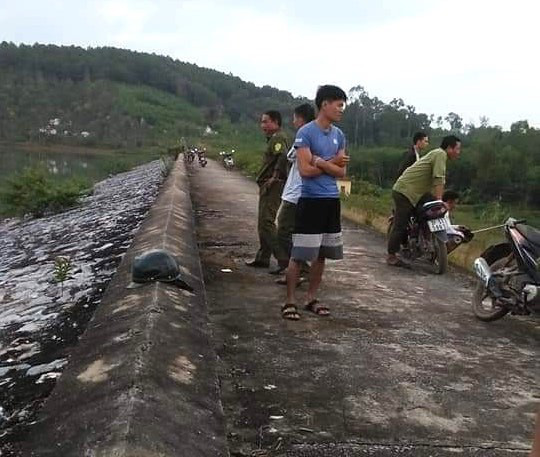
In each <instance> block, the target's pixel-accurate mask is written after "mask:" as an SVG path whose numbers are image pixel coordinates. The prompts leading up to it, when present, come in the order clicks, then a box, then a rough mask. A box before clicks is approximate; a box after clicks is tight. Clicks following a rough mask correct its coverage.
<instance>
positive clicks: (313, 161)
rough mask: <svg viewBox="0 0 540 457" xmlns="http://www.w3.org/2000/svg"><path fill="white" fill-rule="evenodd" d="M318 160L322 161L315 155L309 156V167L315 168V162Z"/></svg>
mask: <svg viewBox="0 0 540 457" xmlns="http://www.w3.org/2000/svg"><path fill="white" fill-rule="evenodd" d="M319 160H322V159H321V158H320V157H319V156H316V155H315V154H313V155H312V156H311V162H310V165H311V166H312V167H316V166H317V162H318V161H319Z"/></svg>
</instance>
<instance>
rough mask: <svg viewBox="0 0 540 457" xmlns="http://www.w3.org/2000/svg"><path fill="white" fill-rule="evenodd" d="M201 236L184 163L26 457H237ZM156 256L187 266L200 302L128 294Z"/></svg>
mask: <svg viewBox="0 0 540 457" xmlns="http://www.w3.org/2000/svg"><path fill="white" fill-rule="evenodd" d="M142 185H144V183H142ZM194 232H195V230H194V222H193V214H192V206H191V199H190V194H189V182H188V177H187V172H186V170H185V167H184V164H183V162H182V161H177V162H176V164H175V167H174V169H173V171H172V173H171V175H170V176H169V177H168V178H167V181H166V182H165V184H164V188H163V189H162V190H161V192H160V195H159V197H158V199H157V201H156V203H155V204H154V205H153V207H152V208H151V210H150V212H149V214H148V216H147V218H146V220H145V221H144V223H143V225H142V226H141V229H140V230H139V232H138V233H137V234H136V236H135V239H134V242H133V244H132V246H131V247H130V248H129V249H128V251H127V253H126V255H125V257H124V259H123V261H122V263H121V264H120V266H119V268H118V271H117V273H116V274H115V276H114V278H113V279H112V281H111V283H110V284H109V287H108V289H107V291H106V292H105V294H104V297H103V300H102V303H101V305H100V306H99V308H98V310H97V311H96V314H95V316H94V318H93V319H92V321H91V322H90V324H89V326H88V328H87V330H86V332H85V333H84V335H83V336H82V338H81V340H80V342H79V344H78V346H77V347H76V348H75V350H74V352H73V354H72V355H71V358H70V362H69V365H68V367H67V369H66V371H65V372H64V373H63V374H62V376H61V378H60V379H59V382H58V384H57V385H56V387H55V389H54V391H53V393H52V394H51V396H50V397H49V398H48V400H47V401H46V403H45V405H44V407H43V409H42V411H41V412H40V414H39V416H38V421H37V422H36V423H35V424H34V425H33V426H32V427H31V430H30V435H29V439H28V440H27V443H26V452H25V454H24V455H31V456H55V457H58V456H62V457H70V456H73V457H82V456H88V457H90V456H91V457H109V456H110V457H112V456H114V457H136V456H137V457H138V456H140V457H142V456H144V457H157V456H160V457H169V456H189V457H197V456H205V457H206V456H212V457H214V456H228V451H227V440H226V433H225V420H224V417H223V411H222V406H221V401H220V395H219V386H218V379H217V374H216V373H217V371H216V369H217V367H216V365H217V362H216V355H215V353H214V350H213V348H212V345H211V341H210V330H209V324H208V314H207V308H206V300H205V289H204V283H203V279H202V271H201V266H200V259H199V253H198V249H197V244H196V239H195V233H194ZM150 248H164V249H167V250H169V251H170V252H171V253H172V254H173V255H176V256H178V257H179V258H180V259H181V262H182V266H183V269H184V274H185V279H186V281H187V282H188V283H189V284H190V285H191V286H192V287H194V289H195V290H194V293H189V292H186V291H183V290H179V289H177V288H175V287H174V286H170V285H165V284H161V283H155V284H151V285H147V286H144V287H142V288H139V289H130V290H128V289H126V288H125V286H126V285H127V284H128V282H129V280H130V266H131V262H132V260H133V258H134V257H135V256H136V255H138V254H139V253H141V252H142V251H145V250H147V249H150Z"/></svg>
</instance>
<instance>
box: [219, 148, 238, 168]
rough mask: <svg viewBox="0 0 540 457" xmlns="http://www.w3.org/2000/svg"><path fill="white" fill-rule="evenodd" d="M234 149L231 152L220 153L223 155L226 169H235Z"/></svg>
mask: <svg viewBox="0 0 540 457" xmlns="http://www.w3.org/2000/svg"><path fill="white" fill-rule="evenodd" d="M234 152H235V151H234V149H233V150H231V152H225V151H222V152H220V153H219V155H220V156H221V158H222V160H223V166H224V167H225V169H226V170H229V171H230V170H232V169H234V158H233V154H234Z"/></svg>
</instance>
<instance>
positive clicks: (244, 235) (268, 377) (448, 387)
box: [192, 162, 540, 456]
mask: <svg viewBox="0 0 540 457" xmlns="http://www.w3.org/2000/svg"><path fill="white" fill-rule="evenodd" d="M192 195H193V199H194V204H195V207H196V209H197V222H198V236H199V243H200V247H201V256H202V261H203V268H204V271H205V279H206V285H207V293H208V302H209V306H210V312H211V321H212V327H213V331H214V339H215V346H216V350H217V353H218V355H219V357H220V379H221V387H222V394H223V404H224V409H225V413H226V416H227V421H228V430H229V442H230V446H231V454H232V455H233V456H243V455H246V456H249V455H272V456H278V455H288V456H357V455H358V456H360V455H377V456H379V455H380V456H393V455H400V456H446V455H455V454H460V455H470V456H473V455H474V456H480V455H482V456H483V455H485V456H499V455H500V456H503V455H504V456H506V455H525V454H526V453H525V452H524V450H525V449H527V448H528V447H529V445H530V440H531V433H532V423H533V415H534V412H535V411H536V410H537V409H538V406H539V403H540V389H539V388H538V382H539V380H540V367H539V363H538V360H539V355H540V345H539V343H540V321H539V320H533V319H530V318H529V319H522V318H516V317H507V318H505V319H503V320H501V321H499V322H495V323H492V324H484V323H481V322H479V321H477V320H475V319H474V318H473V316H472V315H471V312H470V311H469V297H470V295H471V282H470V279H469V278H467V277H465V276H461V275H459V274H456V273H451V274H449V275H447V276H444V277H437V276H433V275H430V274H427V273H425V272H422V271H412V272H411V271H401V270H393V269H390V268H389V267H387V266H386V265H385V264H384V261H383V259H384V252H385V243H384V239H383V238H382V237H381V236H380V235H378V234H376V233H374V232H372V231H370V230H368V229H365V228H362V227H357V226H354V225H353V224H349V223H345V224H344V237H345V252H346V259H345V260H344V261H341V262H335V263H331V264H330V265H329V268H328V270H327V272H326V276H325V281H324V282H323V289H322V293H321V299H322V300H324V302H325V303H327V304H329V305H330V306H331V308H332V313H333V315H332V317H331V318H330V319H326V320H324V319H321V318H317V317H315V316H312V315H309V314H307V313H303V314H302V320H301V321H300V322H297V323H295V322H286V321H284V320H282V319H281V317H280V314H279V306H280V305H281V304H282V303H283V300H284V294H285V290H284V287H283V286H278V285H276V284H274V278H273V277H272V276H270V275H268V274H267V272H266V271H265V270H263V271H261V270H255V271H254V270H252V269H249V268H248V267H245V266H244V260H245V259H247V258H249V257H251V255H253V253H254V252H255V249H256V242H257V236H256V206H257V189H256V186H255V184H254V183H252V182H251V181H249V180H248V179H246V178H244V177H242V176H241V175H240V174H238V173H235V172H232V173H231V172H226V171H225V170H223V168H222V167H221V166H220V165H219V164H217V163H215V162H210V163H209V164H208V166H207V167H206V168H204V169H202V168H199V167H198V166H197V165H194V166H193V171H192ZM224 269H231V270H232V272H231V273H229V272H226V271H225V272H224V271H223V270H224ZM302 292H305V287H303V288H302Z"/></svg>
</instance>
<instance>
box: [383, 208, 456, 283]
mask: <svg viewBox="0 0 540 457" xmlns="http://www.w3.org/2000/svg"><path fill="white" fill-rule="evenodd" d="M447 211H448V209H447V207H446V205H445V204H444V202H442V201H440V200H435V201H430V202H427V203H424V204H423V205H421V206H420V207H419V208H418V209H417V210H416V212H415V214H414V215H413V216H411V218H410V220H409V224H408V226H407V239H406V240H403V244H402V250H401V255H402V256H403V258H405V259H407V260H409V261H413V260H417V259H421V260H426V261H427V262H428V263H429V264H430V265H431V266H432V269H433V272H434V273H436V274H444V273H445V272H446V270H447V269H448V252H447V249H446V243H447V241H448V234H447V232H448V231H449V230H450V228H451V227H450V224H449V222H448V220H447V219H446V218H445V217H444V216H445V214H446V213H447ZM392 225H393V216H392V217H390V220H389V225H388V234H390V231H391V230H392Z"/></svg>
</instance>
